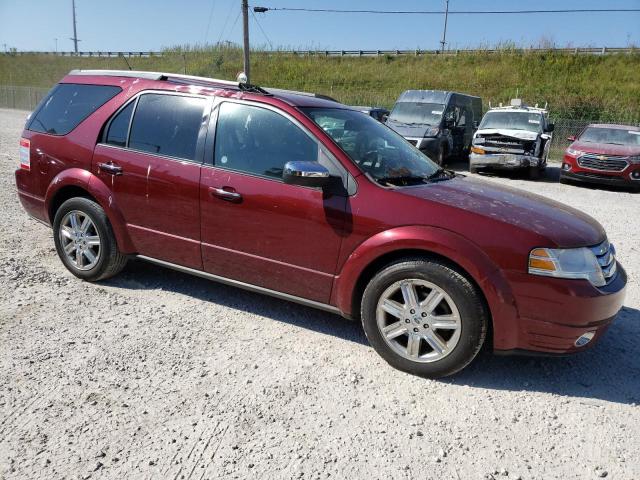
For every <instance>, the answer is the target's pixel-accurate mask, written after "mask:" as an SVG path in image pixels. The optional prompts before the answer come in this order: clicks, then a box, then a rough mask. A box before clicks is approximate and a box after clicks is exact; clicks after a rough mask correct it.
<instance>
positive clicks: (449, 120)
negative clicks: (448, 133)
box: [444, 118, 456, 128]
mask: <svg viewBox="0 0 640 480" xmlns="http://www.w3.org/2000/svg"><path fill="white" fill-rule="evenodd" d="M455 124H456V122H454V121H453V119H452V118H447V119H446V120H445V121H444V128H453V127H454V126H455Z"/></svg>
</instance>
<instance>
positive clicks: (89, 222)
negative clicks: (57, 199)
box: [53, 197, 127, 282]
mask: <svg viewBox="0 0 640 480" xmlns="http://www.w3.org/2000/svg"><path fill="white" fill-rule="evenodd" d="M53 238H54V242H55V245H56V250H57V252H58V256H59V257H60V260H62V263H63V264H64V266H65V267H67V269H68V270H69V271H70V272H71V273H73V274H74V275H75V276H76V277H79V278H82V279H83V280H88V281H92V282H93V281H97V280H103V279H105V278H109V277H112V276H114V275H116V274H117V273H119V272H120V271H121V270H122V269H123V268H124V266H125V264H126V263H127V257H126V256H125V255H123V254H121V253H120V251H119V250H118V245H117V244H116V239H115V235H114V234H113V229H112V228H111V224H110V223H109V219H108V218H107V215H106V213H105V212H104V210H103V209H102V207H101V206H100V205H99V204H97V203H96V202H94V201H93V200H90V199H88V198H83V197H77V198H71V199H69V200H67V201H66V202H64V203H63V204H62V205H61V206H60V208H58V211H57V212H56V214H55V217H54V220H53Z"/></svg>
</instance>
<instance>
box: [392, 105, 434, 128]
mask: <svg viewBox="0 0 640 480" xmlns="http://www.w3.org/2000/svg"><path fill="white" fill-rule="evenodd" d="M443 113H444V105H442V104H441V103H418V102H398V103H396V104H395V105H394V107H393V110H391V113H390V114H389V120H391V121H393V122H398V123H406V124H409V125H413V124H418V125H439V124H440V120H441V119H442V114H443Z"/></svg>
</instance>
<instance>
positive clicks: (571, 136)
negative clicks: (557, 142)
mask: <svg viewBox="0 0 640 480" xmlns="http://www.w3.org/2000/svg"><path fill="white" fill-rule="evenodd" d="M567 140H569V141H570V142H575V141H576V136H575V135H569V136H568V137H567Z"/></svg>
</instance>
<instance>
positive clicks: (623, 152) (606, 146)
mask: <svg viewBox="0 0 640 480" xmlns="http://www.w3.org/2000/svg"><path fill="white" fill-rule="evenodd" d="M570 148H572V149H574V150H580V151H581V152H588V153H600V154H604V155H620V156H622V157H628V156H635V155H640V145H638V146H634V145H613V144H611V143H591V142H580V141H577V142H573V144H572V145H571V147H570Z"/></svg>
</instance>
